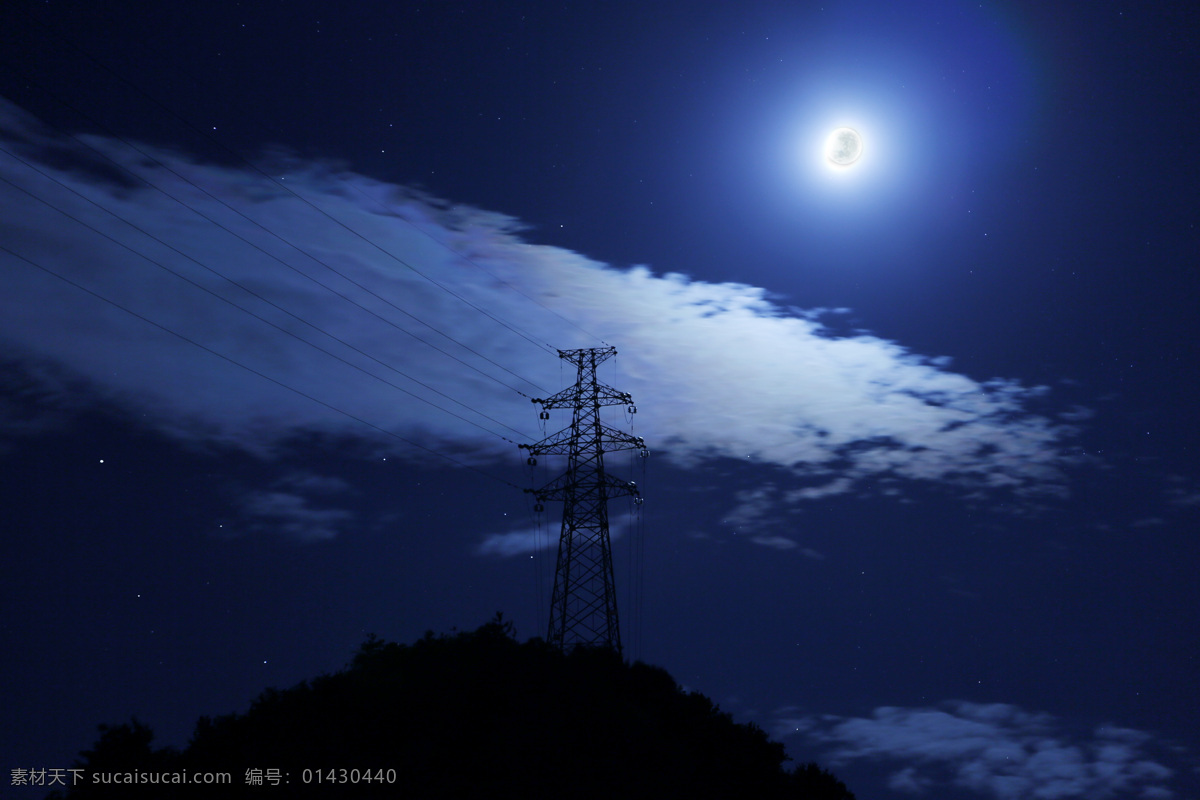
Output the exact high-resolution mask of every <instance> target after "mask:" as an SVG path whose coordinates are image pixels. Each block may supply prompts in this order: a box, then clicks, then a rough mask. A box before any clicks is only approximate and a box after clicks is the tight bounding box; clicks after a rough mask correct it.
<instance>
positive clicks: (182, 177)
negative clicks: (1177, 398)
mask: <svg viewBox="0 0 1200 800" xmlns="http://www.w3.org/2000/svg"><path fill="white" fill-rule="evenodd" d="M0 64H3V65H4V66H5V67H7V68H8V69H9V70H10V71H12V72H14V73H16V74H17V75H20V76H21V77H22V78H23V79H24V80H26V81H28V82H30V83H32V84H34V85H39V86H40V84H38V83H37V81H35V80H33V79H32V78H29V77H28V76H27V75H25V73H23V72H22V71H21V70H19V69H17V68H16V67H14V66H12V64H10V63H8V62H7V61H4V60H2V59H0ZM41 88H43V89H44V88H45V87H44V86H42V87H41ZM46 92H47V93H48V94H50V95H51V96H53V97H54V98H55V99H56V100H57V101H58V102H59V103H61V104H62V105H63V106H65V107H66V108H69V109H71V110H72V111H73V112H75V113H76V114H78V115H79V116H80V117H82V118H83V119H85V120H87V121H89V122H91V123H92V124H93V125H96V126H97V127H99V128H100V129H101V130H103V131H105V132H106V133H108V134H109V135H110V136H111V137H112V138H114V139H116V140H117V141H120V142H121V143H122V144H124V145H125V146H126V147H128V148H130V149H131V150H133V151H134V152H136V153H138V154H140V155H142V156H143V157H145V158H146V159H147V160H149V161H150V162H152V163H154V164H156V165H158V166H159V167H161V168H162V169H163V170H165V171H166V172H169V173H170V174H172V175H174V176H175V177H177V178H179V179H180V180H181V181H184V182H185V183H187V184H188V185H189V186H191V187H193V188H194V189H196V190H197V191H198V192H201V193H202V194H204V195H205V196H207V197H209V198H210V199H212V200H213V201H215V202H217V203H220V204H221V205H222V206H224V207H225V208H227V209H229V210H230V211H231V212H233V213H234V214H237V215H238V216H239V217H241V218H242V219H244V220H246V221H247V222H249V223H250V224H252V225H254V226H256V227H257V228H259V229H260V230H262V231H263V232H264V233H267V234H268V235H270V236H272V237H274V238H275V239H277V240H279V241H280V242H282V243H283V244H285V245H287V246H288V247H291V248H292V249H294V250H296V251H297V252H299V253H300V254H301V255H303V256H305V257H307V258H309V259H311V260H312V261H314V262H316V263H317V264H320V265H321V266H323V267H325V268H326V269H327V270H329V271H330V272H332V273H334V274H335V275H338V276H340V277H341V278H343V279H344V280H346V281H347V282H349V283H352V284H354V285H355V286H357V287H358V288H360V289H362V290H363V291H364V292H367V293H368V294H370V295H372V296H373V297H375V298H376V299H378V300H380V301H381V302H383V303H386V304H387V305H389V306H391V307H392V308H394V309H395V310H397V311H399V312H400V313H401V314H404V315H405V316H407V317H409V318H410V319H412V320H414V321H416V322H419V323H420V324H422V325H424V326H425V327H426V328H429V329H430V330H432V331H433V332H434V333H437V334H438V335H439V336H442V337H443V338H445V339H448V340H450V341H452V342H454V343H455V344H457V345H458V346H460V347H462V348H463V349H464V350H467V351H469V352H471V353H473V354H475V355H476V356H479V358H481V359H483V360H484V361H487V362H488V363H489V364H492V365H493V366H495V367H498V368H499V369H501V370H503V371H504V372H507V373H508V374H509V375H512V376H513V377H514V378H516V379H517V380H520V381H522V382H524V383H527V384H529V385H530V386H533V387H535V388H537V389H538V390H539V391H541V392H542V393H543V394H546V393H547V391H548V390H546V389H544V388H542V387H541V386H538V384H536V383H534V382H533V381H530V380H529V379H528V378H524V377H522V376H521V375H518V374H517V373H515V372H513V371H512V370H511V369H509V368H508V367H505V366H504V365H503V364H500V363H499V362H496V361H494V360H492V359H491V358H488V357H487V356H485V355H484V354H482V353H480V352H479V351H477V350H475V349H474V348H472V347H471V346H469V345H467V344H464V343H463V342H460V341H459V340H457V339H455V338H454V337H453V336H450V335H449V334H447V333H445V332H443V331H442V330H440V329H439V328H437V327H436V326H434V325H431V324H430V323H428V322H426V321H425V320H423V319H421V318H420V317H418V316H416V315H415V314H412V313H411V312H409V311H406V310H405V309H403V308H401V307H400V306H398V305H396V304H395V303H393V302H391V301H390V300H388V299H387V298H385V297H383V296H381V295H379V294H377V293H376V292H374V291H372V290H370V289H368V288H367V287H366V286H363V285H362V284H361V283H358V282H357V281H355V280H353V279H352V278H350V277H349V276H348V275H346V274H345V273H343V272H341V271H340V270H338V269H336V268H335V267H333V266H332V265H330V264H328V263H327V262H325V261H323V260H321V259H320V258H318V257H316V256H315V255H313V254H312V253H309V252H308V251H307V250H304V249H303V248H301V247H299V246H298V245H296V244H295V243H293V242H291V241H289V240H288V239H286V238H284V237H283V236H281V235H279V234H278V233H276V232H274V231H272V230H271V229H270V228H267V227H266V226H265V225H263V224H262V223H260V222H258V221H257V220H255V219H254V218H252V217H250V216H248V215H246V214H245V213H244V212H242V211H241V210H239V209H237V208H235V207H234V206H232V205H230V204H229V203H227V202H225V201H224V200H222V199H221V198H219V197H217V196H216V195H214V194H212V193H211V192H209V191H208V190H207V189H205V188H203V187H202V186H199V185H197V184H196V183H195V182H193V181H192V180H191V179H189V178H188V177H187V176H185V175H181V174H180V173H178V172H176V171H175V170H173V169H171V168H170V167H169V166H168V165H166V164H164V163H163V162H162V161H160V160H159V159H156V158H155V157H154V156H152V155H151V154H149V153H147V152H146V151H145V150H142V149H141V148H139V147H137V146H136V145H134V144H133V143H132V142H130V141H128V140H127V139H125V138H123V137H121V136H120V135H118V134H116V133H115V132H113V131H112V130H111V129H110V128H108V127H107V126H105V125H104V124H102V123H100V122H98V121H97V120H96V119H95V118H94V117H91V116H90V115H88V114H86V113H84V112H83V111H80V110H79V109H78V108H77V107H75V106H74V105H72V104H71V103H69V102H67V101H66V100H64V99H63V98H62V97H61V96H60V95H58V94H57V93H55V92H53V91H52V90H49V89H46ZM56 127H57V126H56ZM59 131H60V132H62V133H64V134H65V135H67V136H70V138H71V139H73V140H74V141H76V142H77V143H79V144H80V145H81V146H83V147H86V148H88V149H89V150H91V151H92V152H94V153H96V154H97V155H98V156H100V157H101V158H104V159H105V160H107V161H108V162H110V163H111V164H113V165H114V166H116V167H117V168H118V169H120V170H122V171H124V172H126V173H128V174H129V175H132V176H133V177H134V178H136V179H137V180H139V181H141V182H142V183H144V184H146V185H147V186H149V187H150V188H152V189H155V190H156V191H158V192H160V193H161V194H163V195H164V196H166V197H168V198H170V199H171V200H174V201H175V202H176V203H179V204H180V205H182V206H183V207H184V208H187V209H188V210H190V211H191V212H192V213H194V214H196V215H197V216H199V217H201V218H202V219H205V220H207V221H208V222H211V223H212V224H213V225H216V226H217V227H219V228H221V229H222V230H224V231H225V232H226V233H228V234H229V235H230V236H233V237H235V238H237V239H239V240H241V241H242V242H245V243H246V244H247V245H249V246H250V247H253V248H254V249H256V250H258V251H259V252H261V253H262V254H263V255H265V256H267V257H268V258H271V259H273V260H275V261H277V262H279V263H280V264H282V265H283V266H285V267H287V268H288V269H290V270H292V271H293V272H295V273H296V274H297V275H300V276H302V277H304V278H306V279H308V280H310V281H312V282H313V283H315V284H317V285H318V286H320V287H321V288H323V289H325V290H327V291H329V292H331V293H332V294H335V295H337V296H338V297H340V298H342V299H343V300H345V301H346V302H348V303H350V304H352V305H354V306H356V307H358V308H360V309H362V310H363V311H366V312H367V313H368V314H370V315H371V316H373V317H375V318H376V319H378V320H380V321H381V322H383V323H385V324H387V325H389V326H391V327H393V328H395V329H396V330H398V331H400V332H401V333H404V334H406V335H408V336H411V337H412V338H414V339H416V340H417V341H419V342H421V343H422V344H425V345H427V346H428V347H431V348H432V349H434V350H436V351H437V352H439V353H442V354H443V355H445V356H447V357H448V358H451V359H453V360H455V361H457V362H458V363H459V364H462V365H463V366H465V367H467V368H468V369H471V370H473V371H475V372H477V373H479V374H480V375H482V376H484V377H485V378H488V379H489V380H492V381H495V382H496V383H499V384H500V385H501V386H503V387H505V388H506V389H511V390H512V391H514V392H516V393H517V394H519V395H521V396H522V397H526V398H528V397H529V395H528V394H526V393H525V392H522V391H521V390H520V389H517V388H516V387H515V386H509V385H508V384H506V383H504V382H503V381H501V380H499V379H498V378H496V377H495V376H494V375H489V374H488V373H486V372H484V371H483V370H481V369H479V368H478V367H476V366H474V365H473V364H470V363H468V362H466V361H463V360H462V359H461V358H459V357H458V356H455V355H454V354H452V353H449V352H447V351H445V350H443V349H442V348H440V347H438V346H437V345H435V344H433V343H432V342H430V341H428V340H427V339H423V338H421V337H420V336H418V335H417V334H415V333H413V332H412V331H409V330H407V329H405V328H402V327H400V326H399V325H397V324H396V323H395V322H393V321H392V320H390V319H387V318H386V317H384V316H382V315H380V314H378V313H376V312H375V311H372V310H371V309H369V308H367V307H366V306H364V305H362V304H361V303H359V302H358V301H356V300H354V299H353V298H351V297H348V296H347V295H345V294H343V293H341V292H339V291H338V290H337V289H335V288H333V287H332V286H330V285H329V284H326V283H323V282H321V281H319V280H317V279H316V278H314V277H313V276H311V275H309V274H307V273H305V272H304V271H302V270H300V269H297V268H296V267H295V266H293V265H292V264H289V263H288V262H286V261H284V260H283V259H282V258H280V257H279V256H277V255H275V254H274V253H271V252H270V251H268V250H266V249H264V248H262V247H260V246H259V245H257V244H255V243H254V242H252V241H250V240H249V239H247V238H245V237H244V236H241V235H240V234H238V233H236V232H235V231H233V230H230V229H229V228H227V227H226V226H225V225H222V224H221V223H220V222H218V221H217V220H215V219H213V218H212V217H210V216H208V215H207V214H204V213H203V212H201V211H199V210H198V209H196V208H195V207H193V206H191V205H189V204H188V203H185V202H184V201H182V200H180V199H179V198H177V197H175V196H174V195H172V194H171V193H170V192H167V191H166V190H165V189H163V188H162V187H160V186H157V185H155V184H153V183H151V182H150V181H148V180H147V179H146V178H144V177H142V176H141V175H138V174H137V173H135V172H133V171H132V170H130V169H129V168H128V167H126V166H125V165H123V164H121V163H120V162H119V161H117V160H116V159H114V158H112V157H111V156H109V155H108V154H107V153H104V152H103V151H101V150H99V149H97V148H96V147H93V146H92V145H90V144H88V143H87V142H85V141H82V140H81V139H80V138H79V137H78V136H75V135H74V134H68V133H66V132H65V131H62V129H61V128H59ZM417 230H420V229H419V228H418V229H417ZM422 233H423V231H422Z"/></svg>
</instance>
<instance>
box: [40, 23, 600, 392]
mask: <svg viewBox="0 0 1200 800" xmlns="http://www.w3.org/2000/svg"><path fill="white" fill-rule="evenodd" d="M35 21H37V22H38V24H40V25H41V26H42V27H43V28H45V29H46V30H48V31H50V32H51V33H52V34H53V35H55V36H57V37H58V38H59V39H60V40H62V41H64V42H67V43H68V44H71V46H72V47H75V48H76V49H77V50H78V51H79V52H81V53H83V54H84V55H88V54H87V53H85V52H84V51H83V50H82V48H79V47H78V46H77V45H74V44H73V43H71V42H69V41H68V40H67V39H66V37H64V36H62V35H61V34H59V33H58V32H57V31H54V30H53V28H51V27H50V26H49V25H47V24H46V23H44V22H41V21H40V20H35ZM140 44H141V46H142V47H144V48H146V49H148V50H150V51H152V52H154V53H155V54H156V55H157V56H158V57H159V58H160V59H162V58H163V55H162V51H161V50H156V48H154V46H153V43H152V42H150V41H148V40H141V41H140ZM88 57H89V58H91V56H88ZM176 69H178V70H179V71H180V72H182V73H184V74H185V75H188V76H189V77H191V78H192V79H193V80H194V81H197V82H199V80H198V78H197V77H196V75H195V73H191V72H189V71H188V70H187V69H186V67H184V66H180V65H176ZM114 74H115V73H114ZM118 77H119V76H118ZM122 80H125V79H123V78H122ZM126 83H127V84H128V85H132V84H131V83H129V82H128V81H126ZM60 101H61V98H60ZM64 105H67V107H68V108H70V107H71V106H70V105H69V104H66V103H64ZM239 113H241V114H242V115H243V116H244V117H245V118H247V119H249V120H250V121H251V122H253V123H254V124H255V125H256V126H257V127H258V128H259V130H261V131H263V132H264V133H273V132H272V131H270V130H269V129H268V128H267V127H266V126H265V125H263V124H262V121H261V120H260V119H259V118H258V117H257V116H255V115H254V114H253V113H250V112H247V110H246V109H244V108H243V109H240V111H239ZM101 127H103V126H101ZM189 127H192V128H193V130H198V129H197V128H196V127H195V126H191V125H190V124H189ZM206 135H207V134H206ZM344 183H345V182H344ZM348 185H349V186H350V187H351V188H352V189H353V190H354V191H355V192H357V193H358V194H359V195H360V196H362V197H363V198H364V199H367V200H369V201H371V202H373V203H375V204H376V205H378V206H379V207H380V208H382V209H383V210H385V211H388V212H391V213H395V209H393V208H391V207H389V206H388V205H386V204H385V203H383V202H381V201H380V200H379V199H378V198H375V197H371V196H370V195H368V194H367V193H366V192H364V191H362V189H361V188H360V187H358V186H357V185H354V184H348ZM398 219H399V220H400V222H402V223H404V224H405V225H408V226H409V227H411V228H412V229H413V230H415V231H417V232H418V233H420V234H422V235H423V236H426V237H427V238H428V239H429V240H430V241H432V242H434V243H435V244H437V245H438V246H440V247H442V248H444V249H445V250H447V251H448V252H450V253H451V254H453V255H454V256H455V257H456V258H458V259H461V260H462V261H465V262H466V263H468V264H470V265H471V266H473V267H475V268H476V269H478V270H480V271H481V272H483V273H484V274H486V275H488V276H489V277H491V278H492V279H493V280H495V281H496V282H497V283H499V284H501V285H502V286H505V287H507V288H509V289H511V290H512V291H513V292H515V293H516V294H518V295H520V296H521V297H524V298H525V299H526V300H528V301H529V302H531V303H533V304H534V305H536V306H538V307H540V308H542V309H543V310H545V311H548V312H549V313H551V314H553V315H554V316H556V317H558V318H559V319H560V320H562V321H563V322H565V323H567V324H568V325H570V326H571V327H573V328H575V329H576V330H578V331H579V332H581V333H583V334H585V335H587V336H589V337H591V338H592V339H595V340H596V341H599V342H601V343H602V344H606V345H607V344H608V343H607V342H605V341H604V340H603V339H601V338H600V337H599V336H597V335H596V334H594V333H592V332H591V331H589V330H587V329H586V328H583V327H582V326H580V325H579V324H578V323H577V322H575V321H574V320H572V319H570V318H569V317H565V316H563V315H562V314H560V313H558V312H557V311H555V310H554V309H552V308H550V307H549V306H547V305H546V304H544V303H542V302H541V301H539V300H538V299H537V298H534V297H531V296H529V295H528V294H526V293H525V292H522V291H521V290H520V289H518V288H517V287H516V286H513V285H512V284H511V283H509V282H508V281H506V280H504V279H503V278H501V277H500V276H498V275H496V274H495V273H494V272H492V271H491V270H489V269H487V268H486V267H484V266H483V265H482V264H479V263H478V262H476V261H475V260H474V259H472V258H470V257H468V256H465V255H463V254H462V253H460V252H458V251H457V250H455V249H454V248H453V247H451V246H450V245H448V244H447V243H445V242H443V241H442V240H440V239H438V238H437V237H436V236H434V235H433V234H431V233H429V232H428V231H426V230H422V229H421V228H419V227H417V226H416V225H415V224H413V223H412V222H411V221H410V220H408V219H404V218H403V217H398ZM539 388H540V387H539ZM542 391H545V390H544V389H543V390H542Z"/></svg>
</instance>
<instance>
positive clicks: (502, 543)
mask: <svg viewBox="0 0 1200 800" xmlns="http://www.w3.org/2000/svg"><path fill="white" fill-rule="evenodd" d="M627 527H628V523H627V522H626V521H624V520H621V521H615V520H614V521H612V522H610V523H609V526H608V538H609V540H610V541H615V540H617V539H620V538H621V536H622V535H623V534H624V533H625V530H626V528H627ZM559 535H560V527H559V525H557V524H553V525H550V526H545V527H541V528H537V527H534V528H525V529H522V530H516V531H507V532H505V533H489V534H488V535H487V536H484V537H483V540H482V541H481V542H480V543H479V544H478V545H477V546H476V548H475V555H477V556H499V557H500V558H510V557H511V556H519V555H524V554H526V553H535V552H537V551H538V550H548V549H554V550H557V549H558V537H559Z"/></svg>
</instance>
